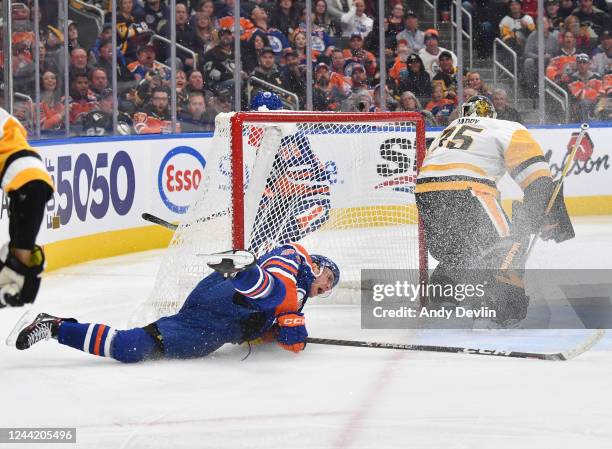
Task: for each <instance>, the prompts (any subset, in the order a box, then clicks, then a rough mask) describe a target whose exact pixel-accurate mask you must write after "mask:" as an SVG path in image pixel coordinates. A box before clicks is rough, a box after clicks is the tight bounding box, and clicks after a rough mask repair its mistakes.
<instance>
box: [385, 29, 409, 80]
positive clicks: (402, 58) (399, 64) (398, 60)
mask: <svg viewBox="0 0 612 449" xmlns="http://www.w3.org/2000/svg"><path fill="white" fill-rule="evenodd" d="M396 53H397V56H396V57H395V61H394V62H393V66H391V69H390V70H389V72H388V73H389V77H390V78H391V79H393V81H395V84H396V85H397V83H399V79H400V73H401V72H403V71H405V70H407V65H406V61H408V56H409V55H410V54H411V53H412V50H411V49H410V47H408V43H407V42H406V40H405V39H400V40H399V41H397V49H396Z"/></svg>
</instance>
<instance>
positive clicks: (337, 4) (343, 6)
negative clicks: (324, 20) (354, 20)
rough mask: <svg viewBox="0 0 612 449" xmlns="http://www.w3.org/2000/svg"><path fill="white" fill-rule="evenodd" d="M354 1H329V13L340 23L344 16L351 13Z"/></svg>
mask: <svg viewBox="0 0 612 449" xmlns="http://www.w3.org/2000/svg"><path fill="white" fill-rule="evenodd" d="M353 3H354V0H328V1H327V13H328V14H329V15H330V16H331V17H332V18H333V19H334V20H338V21H340V17H341V16H342V14H344V13H346V12H348V11H349V9H350V7H351V6H353Z"/></svg>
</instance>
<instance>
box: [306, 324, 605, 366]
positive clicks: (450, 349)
mask: <svg viewBox="0 0 612 449" xmlns="http://www.w3.org/2000/svg"><path fill="white" fill-rule="evenodd" d="M604 335H605V330H602V329H598V330H596V331H595V332H594V333H593V334H592V335H590V336H589V338H587V339H586V340H585V341H584V342H582V343H581V344H579V345H578V346H576V347H574V348H572V349H570V350H568V351H563V352H554V353H541V352H520V351H498V350H496V349H473V348H462V347H459V346H431V345H410V344H408V345H407V344H400V343H377V342H369V341H355V340H335V339H329V338H311V337H308V338H306V342H308V343H312V344H317V345H333V346H350V347H357V348H379V349H400V350H404V351H426V352H447V353H463V354H476V355H489V356H496V357H511V358H518V359H538V360H570V359H573V358H574V357H577V356H579V355H580V354H582V353H584V352H586V351H588V350H589V349H591V348H592V347H593V346H594V345H595V343H597V342H598V341H599V340H601V339H602V338H603V336H604Z"/></svg>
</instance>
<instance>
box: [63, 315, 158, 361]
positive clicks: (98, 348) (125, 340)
mask: <svg viewBox="0 0 612 449" xmlns="http://www.w3.org/2000/svg"><path fill="white" fill-rule="evenodd" d="M57 341H59V342H60V343H61V344H63V345H67V346H71V347H73V348H76V349H79V350H81V351H84V352H88V353H90V354H95V355H99V356H102V357H112V358H114V359H115V360H118V361H120V362H124V363H134V362H140V361H142V360H146V359H150V358H154V357H158V356H159V355H161V354H158V352H159V350H158V346H157V343H156V342H155V340H154V339H153V337H151V336H150V335H149V334H148V333H147V332H146V331H145V330H144V329H142V328H136V329H130V330H125V331H115V329H112V328H111V327H109V326H107V325H105V324H89V323H71V322H68V321H64V322H62V324H61V325H60V326H59V329H58V332H57Z"/></svg>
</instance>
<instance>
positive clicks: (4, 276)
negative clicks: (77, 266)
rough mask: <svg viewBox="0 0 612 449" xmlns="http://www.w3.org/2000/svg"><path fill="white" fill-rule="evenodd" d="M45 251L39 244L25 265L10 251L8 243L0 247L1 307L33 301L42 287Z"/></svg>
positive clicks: (21, 304)
mask: <svg viewBox="0 0 612 449" xmlns="http://www.w3.org/2000/svg"><path fill="white" fill-rule="evenodd" d="M44 266H45V253H44V252H43V250H42V248H41V247H40V246H38V245H36V246H35V247H34V249H33V250H32V255H31V256H30V263H29V264H28V265H25V264H24V263H22V262H21V261H19V259H17V258H16V257H15V256H14V255H13V254H12V253H11V251H10V248H9V245H8V243H7V244H5V245H4V246H3V247H2V248H1V249H0V308H3V307H7V306H9V307H19V306H23V305H24V304H29V303H33V302H34V300H35V299H36V294H37V293H38V288H39V287H40V274H41V273H42V271H43V270H44Z"/></svg>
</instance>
